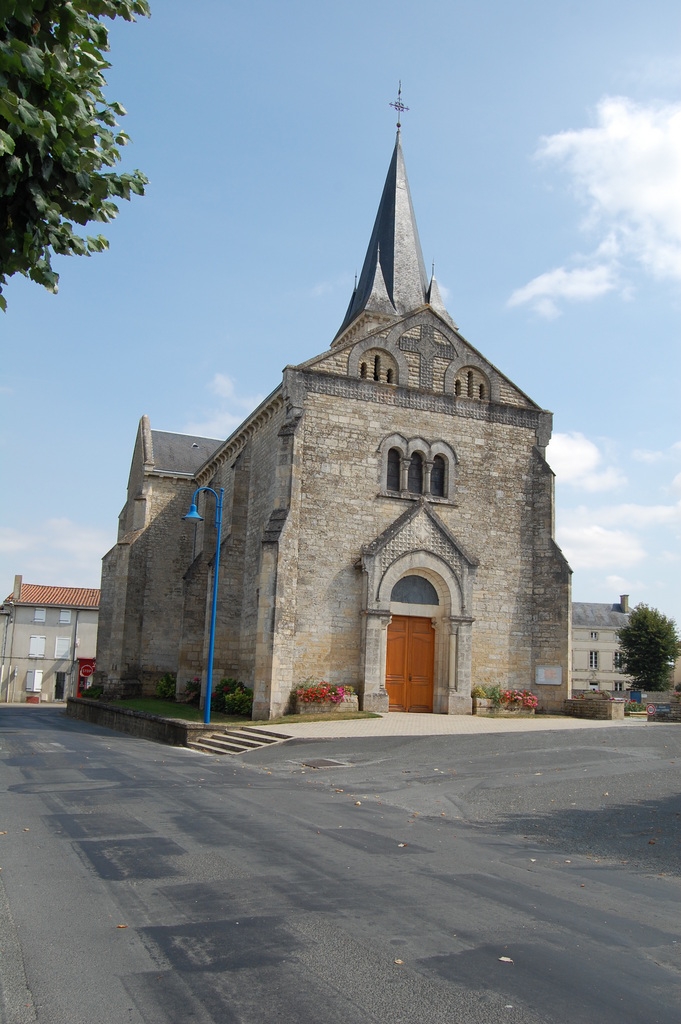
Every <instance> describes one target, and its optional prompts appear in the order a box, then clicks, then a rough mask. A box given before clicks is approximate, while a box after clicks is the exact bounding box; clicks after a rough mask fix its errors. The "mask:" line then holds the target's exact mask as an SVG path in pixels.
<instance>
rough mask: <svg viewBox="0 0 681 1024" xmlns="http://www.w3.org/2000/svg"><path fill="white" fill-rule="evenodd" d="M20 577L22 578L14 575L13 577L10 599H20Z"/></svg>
mask: <svg viewBox="0 0 681 1024" xmlns="http://www.w3.org/2000/svg"><path fill="white" fill-rule="evenodd" d="M22 579H23V576H15V577H14V590H13V592H12V600H13V601H20V600H21V581H22Z"/></svg>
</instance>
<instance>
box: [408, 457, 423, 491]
mask: <svg viewBox="0 0 681 1024" xmlns="http://www.w3.org/2000/svg"><path fill="white" fill-rule="evenodd" d="M407 490H408V491H409V493H410V494H422V493H423V456H422V455H421V454H420V453H419V452H414V454H413V455H412V457H411V462H410V463H409V474H408V476H407Z"/></svg>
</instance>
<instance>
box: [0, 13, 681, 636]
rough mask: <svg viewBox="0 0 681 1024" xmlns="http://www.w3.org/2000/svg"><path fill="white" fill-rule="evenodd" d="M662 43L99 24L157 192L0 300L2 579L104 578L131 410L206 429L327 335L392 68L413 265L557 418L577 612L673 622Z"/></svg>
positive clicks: (669, 33) (405, 20)
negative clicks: (617, 605) (1, 309)
mask: <svg viewBox="0 0 681 1024" xmlns="http://www.w3.org/2000/svg"><path fill="white" fill-rule="evenodd" d="M188 11H190V13H191V17H188ZM680 29H681V8H679V5H678V3H672V2H671V0H670V2H666V0H651V2H649V3H648V4H646V5H645V8H644V5H642V4H641V3H640V0H636V2H627V0H617V2H610V0H597V2H594V0H590V2H588V3H587V2H582V0H575V2H572V3H570V4H562V3H561V4H558V3H546V0H543V2H538V0H525V2H523V0H520V2H518V3H515V4H513V5H510V4H506V3H502V2H501V0H497V2H489V0H488V2H485V0H481V2H479V3H476V4H470V3H468V2H466V3H463V2H460V0H446V2H444V0H442V2H441V0H421V2H420V3H419V4H418V5H416V4H413V3H404V2H399V0H396V2H391V3H388V2H384V0H373V2H372V0H365V2H363V3H358V2H356V0H346V2H345V3H343V4H342V5H325V4H324V5H322V4H320V3H318V2H312V0H299V2H289V3H287V4H281V3H273V2H265V0H251V3H249V4H247V5H246V4H241V5H235V4H227V3H225V2H224V0H220V2H218V0H213V2H209V0H195V2H194V3H193V4H191V5H190V6H188V5H187V4H186V3H185V2H183V3H180V2H179V0H155V2H153V0H152V17H151V19H149V20H148V21H145V20H143V21H140V22H138V23H137V24H135V25H128V24H125V23H121V24H120V25H118V24H114V26H113V28H112V32H111V43H112V51H111V57H110V59H111V62H112V65H113V67H112V69H111V71H110V72H109V76H108V81H109V88H108V95H109V97H110V98H111V99H116V100H119V101H120V102H121V103H122V104H123V105H124V106H125V107H126V108H127V110H128V116H127V117H126V118H125V119H124V122H123V123H124V127H125V129H126V131H127V132H128V133H129V134H130V135H131V137H132V140H133V141H132V144H131V145H130V146H128V147H127V149H126V150H125V151H124V163H125V165H126V166H128V167H133V166H135V167H140V168H141V169H142V170H143V171H144V172H145V173H146V174H147V176H148V177H149V178H150V181H151V183H150V185H149V189H148V194H147V196H146V197H145V198H142V199H140V198H135V199H134V200H133V201H132V202H131V203H129V204H128V203H123V204H121V212H120V215H119V217H118V219H117V220H116V221H115V222H114V223H113V224H112V225H111V226H110V227H108V228H107V229H106V233H107V235H108V237H109V238H110V241H111V249H110V251H109V252H108V253H105V254H102V255H97V256H93V257H92V258H91V259H66V258H58V259H57V261H56V263H57V269H58V271H59V273H60V274H61V281H60V291H59V294H58V295H57V296H53V295H50V294H48V293H47V292H45V291H43V290H42V289H40V288H38V287H37V286H36V285H33V284H31V283H30V282H28V281H25V280H24V279H21V278H15V279H14V280H13V281H12V282H11V283H10V285H9V287H8V289H7V293H6V294H7V299H8V302H9V310H8V312H7V314H6V315H5V316H3V317H2V318H1V319H0V333H1V335H2V341H3V358H2V363H1V365H0V375H1V377H0V399H1V401H2V410H3V415H2V417H1V421H0V458H1V459H2V478H3V480H4V482H5V489H4V493H5V501H4V502H3V507H2V511H1V513H0V570H1V572H0V586H4V588H5V590H4V592H3V593H8V592H9V591H10V590H11V585H12V579H13V576H14V574H15V573H21V574H22V575H23V576H24V579H25V580H26V581H27V582H32V583H46V584H64V585H76V586H77V585H81V586H97V585H98V582H99V571H100V559H101V556H102V555H103V554H104V552H105V551H106V550H107V549H108V548H109V547H110V546H111V545H112V544H113V543H114V541H115V537H116V526H117V516H118V513H119V511H120V508H121V507H122V505H123V502H124V499H125V487H126V483H127V475H128V470H129V464H130V458H131V454H132V446H133V442H134V438H135V432H136V429H137V423H138V420H139V417H140V416H141V415H142V414H143V413H146V414H148V415H149V416H150V419H151V423H152V426H153V427H154V428H156V429H161V430H179V431H187V432H197V433H206V434H207V435H209V436H219V437H222V436H227V434H229V433H230V432H231V430H232V429H233V427H234V426H235V425H237V424H238V423H239V422H240V420H241V419H242V418H243V417H244V416H245V415H246V414H247V413H248V412H249V411H250V409H251V408H252V407H253V406H254V405H255V404H256V403H257V402H258V401H259V399H260V398H261V397H263V396H264V395H266V394H267V393H269V391H271V390H272V389H273V388H274V387H275V386H276V385H277V383H278V381H279V380H280V375H281V370H282V368H283V367H284V366H285V365H286V364H288V363H298V362H301V361H303V360H305V359H307V358H309V357H311V356H313V355H315V354H317V353H319V352H321V351H323V350H325V349H326V348H327V347H328V345H329V343H330V341H331V339H332V338H333V336H334V334H335V333H336V331H337V329H338V327H339V325H340V323H341V320H342V318H343V315H344V312H345V308H346V306H347V303H348V300H349V297H350V292H351V288H352V282H353V277H354V273H355V271H356V270H359V269H360V268H361V264H362V260H363V257H364V252H365V248H366V245H367V242H368V239H369V234H370V231H371V226H372V223H373V218H374V216H375V212H376V208H377V205H378V200H379V197H380V193H381V189H382V185H383V180H384V177H385V173H386V170H387V167H388V162H389V159H390V155H391V151H392V146H393V141H394V124H395V118H394V111H393V110H392V109H391V108H390V107H389V105H388V104H389V101H390V100H392V99H394V98H395V94H396V91H397V83H398V80H399V79H401V80H402V87H403V99H404V101H405V102H406V103H407V105H408V106H409V108H410V110H409V112H408V113H406V114H405V115H404V118H403V147H404V153H405V159H406V163H407V169H408V173H409V179H410V184H411V190H412V196H413V200H414V206H415V210H416V216H417V220H418V224H419V231H420V235H421V242H422V245H423V250H424V256H425V259H426V263H427V264H428V265H429V264H430V262H431V261H434V262H435V271H436V275H437V277H438V280H439V281H440V282H441V285H442V286H443V291H444V292H445V294H446V303H447V306H448V308H449V311H450V312H451V314H452V316H453V317H454V319H455V320H456V322H457V323H458V324H459V327H460V329H461V331H462V333H463V335H464V336H465V337H466V338H467V339H468V340H469V341H470V342H471V343H472V344H473V345H475V347H476V348H478V349H479V350H480V351H481V352H483V353H484V354H485V355H486V356H487V357H488V358H489V359H490V360H491V361H492V362H493V363H494V364H495V365H497V366H498V367H499V368H500V369H501V370H502V371H503V372H504V373H506V374H507V375H508V376H509V377H510V378H511V379H512V380H513V381H514V382H515V383H516V384H518V385H519V386H520V387H521V388H522V389H523V390H524V391H526V392H527V393H528V394H529V395H531V397H532V398H533V399H534V400H535V401H537V402H538V403H540V404H541V405H542V406H543V407H545V408H548V409H550V410H551V411H552V412H553V413H554V440H553V441H552V443H551V446H550V449H549V461H550V462H551V465H552V466H553V468H554V470H555V471H556V474H557V481H556V532H557V538H558V541H559V543H560V544H561V546H562V547H563V549H564V551H565V552H566V554H567V556H568V558H569V560H570V563H571V565H572V567H573V569H574V578H573V597H574V599H575V600H581V601H616V600H617V599H618V597H619V594H621V593H629V594H630V596H631V600H632V602H633V603H637V602H639V601H645V602H646V603H648V604H651V605H654V606H655V607H658V608H660V609H661V610H662V611H664V612H665V613H666V614H669V615H673V616H674V617H675V618H676V620H677V622H678V623H680V624H681V586H680V585H679V568H680V564H681V563H680V561H679V537H680V535H681V422H680V417H679V411H678V410H679V392H680V384H681V345H680V344H679V334H680V330H679V329H680V327H681V32H680ZM3 580H4V583H3V582H2V581H3Z"/></svg>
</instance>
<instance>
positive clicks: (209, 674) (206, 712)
mask: <svg viewBox="0 0 681 1024" xmlns="http://www.w3.org/2000/svg"><path fill="white" fill-rule="evenodd" d="M201 491H208V493H209V494H212V495H213V497H214V498H215V529H216V531H217V541H216V545H215V570H214V572H213V606H212V608H211V613H210V640H209V641H208V665H207V667H206V696H205V700H204V705H203V721H204V725H210V701H211V697H212V695H213V652H214V651H215V619H216V614H217V610H218V573H219V569H220V535H221V531H222V499H223V496H224V493H225V492H224V489H223V488H222V487H221V488H220V493H219V494H218V492H217V491H214V490H213V488H212V487H197V488H196V490H195V491H194V497H193V498H192V503H191V506H190V508H189V512H187V515H186V516H183V517H182V518H183V519H188V520H189V522H190V523H202V522H203V516H200V515H199V510H198V509H197V507H196V499H197V497H198V496H199V494H200V493H201Z"/></svg>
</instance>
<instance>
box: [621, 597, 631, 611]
mask: <svg viewBox="0 0 681 1024" xmlns="http://www.w3.org/2000/svg"><path fill="white" fill-rule="evenodd" d="M620 608H621V609H622V611H623V612H628V611H629V595H628V594H620Z"/></svg>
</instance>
